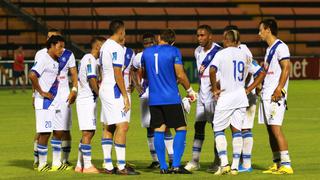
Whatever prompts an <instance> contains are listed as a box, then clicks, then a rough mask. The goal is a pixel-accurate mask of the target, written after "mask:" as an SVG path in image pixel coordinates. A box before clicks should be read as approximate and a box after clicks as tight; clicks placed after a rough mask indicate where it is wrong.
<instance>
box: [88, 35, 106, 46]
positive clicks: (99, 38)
mask: <svg viewBox="0 0 320 180" xmlns="http://www.w3.org/2000/svg"><path fill="white" fill-rule="evenodd" d="M97 41H100V42H104V41H106V38H105V37H102V36H97V37H93V38H92V39H91V41H90V44H91V46H92V45H93V44H94V43H95V42H97Z"/></svg>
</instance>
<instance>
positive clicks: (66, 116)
mask: <svg viewBox="0 0 320 180" xmlns="http://www.w3.org/2000/svg"><path fill="white" fill-rule="evenodd" d="M71 126H72V121H71V108H70V107H69V106H68V102H61V103H60V105H59V107H58V108H57V110H56V115H55V118H54V120H53V130H54V131H70V129H71Z"/></svg>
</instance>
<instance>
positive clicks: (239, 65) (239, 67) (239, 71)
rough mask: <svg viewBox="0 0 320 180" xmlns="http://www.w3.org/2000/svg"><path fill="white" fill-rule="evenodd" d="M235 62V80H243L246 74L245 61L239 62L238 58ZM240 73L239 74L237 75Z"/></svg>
mask: <svg viewBox="0 0 320 180" xmlns="http://www.w3.org/2000/svg"><path fill="white" fill-rule="evenodd" d="M232 62H233V77H234V80H235V81H237V79H238V80H239V81H243V76H244V63H243V62H242V61H239V62H237V61H236V60H234V61H232ZM237 75H238V76H237Z"/></svg>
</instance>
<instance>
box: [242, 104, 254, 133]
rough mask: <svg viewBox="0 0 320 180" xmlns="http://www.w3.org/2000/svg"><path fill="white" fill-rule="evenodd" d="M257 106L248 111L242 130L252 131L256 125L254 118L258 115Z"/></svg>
mask: <svg viewBox="0 0 320 180" xmlns="http://www.w3.org/2000/svg"><path fill="white" fill-rule="evenodd" d="M256 107H257V106H256V105H255V104H253V105H251V106H249V107H248V108H247V109H246V116H245V118H244V121H243V124H242V129H252V128H253V124H254V116H255V114H256Z"/></svg>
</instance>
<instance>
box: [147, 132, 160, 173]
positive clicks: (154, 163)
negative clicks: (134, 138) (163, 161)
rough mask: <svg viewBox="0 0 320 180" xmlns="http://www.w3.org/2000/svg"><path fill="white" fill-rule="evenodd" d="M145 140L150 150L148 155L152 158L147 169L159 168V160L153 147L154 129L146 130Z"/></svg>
mask: <svg viewBox="0 0 320 180" xmlns="http://www.w3.org/2000/svg"><path fill="white" fill-rule="evenodd" d="M147 140H148V147H149V150H150V155H151V158H152V163H151V164H150V165H149V166H148V169H154V168H159V167H160V164H159V160H158V156H157V153H156V150H155V147H154V129H153V128H150V127H149V128H147Z"/></svg>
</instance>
